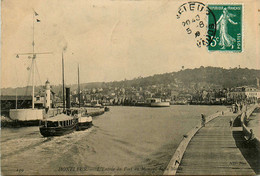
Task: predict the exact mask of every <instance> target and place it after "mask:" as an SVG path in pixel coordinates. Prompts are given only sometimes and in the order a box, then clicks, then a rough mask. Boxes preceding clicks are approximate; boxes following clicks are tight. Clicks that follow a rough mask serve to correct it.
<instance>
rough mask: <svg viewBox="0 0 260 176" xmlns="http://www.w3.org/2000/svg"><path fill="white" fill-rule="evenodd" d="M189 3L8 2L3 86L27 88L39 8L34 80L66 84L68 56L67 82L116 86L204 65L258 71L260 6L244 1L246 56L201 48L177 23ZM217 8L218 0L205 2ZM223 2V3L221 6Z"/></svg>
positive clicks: (161, 0)
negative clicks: (112, 83)
mask: <svg viewBox="0 0 260 176" xmlns="http://www.w3.org/2000/svg"><path fill="white" fill-rule="evenodd" d="M183 2H185V1H179V0H169V1H166V0H158V1H153V0H144V1H142V0H141V1H128V0H122V1H120V0H118V1H117V0H115V1H107V0H106V1H102V0H99V1H91V0H77V1H71V0H3V1H2V7H1V11H2V29H1V32H2V39H1V40H2V43H1V44H2V49H1V54H2V57H1V67H2V68H1V86H2V87H20V86H26V85H27V82H28V81H27V80H28V77H29V73H30V65H31V60H30V59H28V58H27V57H26V56H21V57H20V58H16V53H24V52H32V38H33V35H32V23H33V21H32V19H33V15H34V13H33V10H34V11H36V12H37V13H38V14H39V15H38V16H36V17H37V18H38V19H39V20H40V22H39V23H35V51H36V52H52V53H53V54H50V55H39V57H37V60H36V62H37V69H36V70H38V72H39V74H38V72H36V73H37V74H36V83H37V84H43V83H44V82H45V81H46V79H49V81H50V82H51V84H55V85H56V84H60V83H61V53H62V51H63V50H64V48H66V50H65V51H64V59H65V82H66V84H73V83H77V64H79V65H80V70H81V71H80V75H81V82H82V83H85V82H97V81H98V82H99V81H105V82H106V81H114V80H123V79H133V78H135V77H139V76H149V75H153V74H159V73H166V72H172V71H179V70H180V69H181V67H182V66H184V67H185V68H196V67H200V66H201V65H203V66H216V67H224V68H229V67H238V65H240V66H241V67H248V68H254V69H259V68H260V64H259V58H260V57H259V56H260V55H259V51H260V49H259V47H260V46H259V36H260V30H259V19H260V18H259V16H260V15H259V14H260V13H259V11H260V10H259V9H260V8H259V4H260V3H259V2H260V1H258V0H247V1H246V0H235V1H233V2H235V3H243V4H244V19H243V30H244V31H243V36H242V37H243V45H244V48H243V52H242V53H232V52H225V53H223V52H208V51H207V49H206V48H198V47H197V46H196V43H195V41H194V40H193V39H192V38H191V37H190V36H188V35H187V34H186V32H185V30H183V28H182V26H181V23H180V22H179V21H178V20H177V19H176V13H177V10H178V7H179V6H180V5H181V4H182V3H183ZM203 2H204V3H214V1H203ZM220 2H221V1H218V3H220Z"/></svg>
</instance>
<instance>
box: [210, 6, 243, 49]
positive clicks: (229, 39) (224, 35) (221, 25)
mask: <svg viewBox="0 0 260 176" xmlns="http://www.w3.org/2000/svg"><path fill="white" fill-rule="evenodd" d="M208 7H209V8H210V10H211V11H212V12H213V13H214V14H215V17H216V19H217V22H216V24H217V28H216V29H217V31H216V35H215V37H214V38H213V40H212V42H211V43H210V45H209V46H208V50H209V51H233V52H241V51H242V37H243V36H242V10H243V9H242V8H243V7H242V4H230V5H229V4H217V5H209V6H208ZM212 22H213V19H212V18H209V23H212Z"/></svg>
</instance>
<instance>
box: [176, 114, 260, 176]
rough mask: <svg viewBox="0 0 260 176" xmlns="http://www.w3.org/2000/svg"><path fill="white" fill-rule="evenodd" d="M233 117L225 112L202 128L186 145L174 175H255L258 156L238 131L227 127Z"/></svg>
mask: <svg viewBox="0 0 260 176" xmlns="http://www.w3.org/2000/svg"><path fill="white" fill-rule="evenodd" d="M236 116H238V114H233V113H231V112H228V113H226V114H225V115H224V116H219V117H217V118H215V119H213V120H212V121H210V122H209V123H207V124H206V126H205V127H202V128H201V129H200V130H199V131H198V132H197V133H196V134H195V136H194V137H193V138H192V139H191V141H190V143H189V144H188V147H187V148H186V151H185V153H184V156H183V158H182V160H181V162H180V165H179V167H178V169H177V172H176V174H177V175H256V172H257V169H258V167H259V166H258V164H259V159H258V158H257V155H258V153H255V152H256V151H254V148H253V147H249V146H248V145H246V144H245V141H244V139H243V137H242V127H233V128H230V126H229V121H230V119H231V117H233V119H235V118H236ZM244 156H245V157H244Z"/></svg>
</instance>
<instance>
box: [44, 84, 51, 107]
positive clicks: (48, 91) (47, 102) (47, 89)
mask: <svg viewBox="0 0 260 176" xmlns="http://www.w3.org/2000/svg"><path fill="white" fill-rule="evenodd" d="M44 107H45V108H51V86H50V82H49V81H48V80H47V81H46V82H45V95H44Z"/></svg>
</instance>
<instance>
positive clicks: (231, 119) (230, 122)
mask: <svg viewBox="0 0 260 176" xmlns="http://www.w3.org/2000/svg"><path fill="white" fill-rule="evenodd" d="M233 122H234V119H233V117H231V118H230V121H229V127H230V128H231V129H232V127H233Z"/></svg>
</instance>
